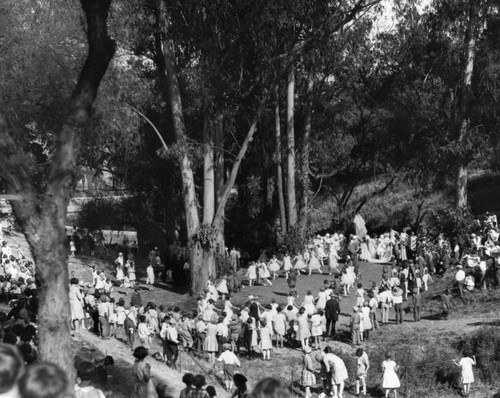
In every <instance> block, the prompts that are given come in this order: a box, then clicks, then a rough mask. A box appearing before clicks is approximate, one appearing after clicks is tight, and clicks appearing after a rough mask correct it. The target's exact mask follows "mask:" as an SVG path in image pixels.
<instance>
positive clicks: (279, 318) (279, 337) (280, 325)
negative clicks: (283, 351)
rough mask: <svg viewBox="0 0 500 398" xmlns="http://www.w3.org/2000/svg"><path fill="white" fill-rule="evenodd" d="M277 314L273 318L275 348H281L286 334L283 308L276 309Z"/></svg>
mask: <svg viewBox="0 0 500 398" xmlns="http://www.w3.org/2000/svg"><path fill="white" fill-rule="evenodd" d="M277 312H278V313H277V314H276V315H274V318H273V329H274V332H275V334H276V347H281V348H283V337H284V336H285V334H286V329H287V320H286V316H285V314H284V313H283V308H281V307H278V308H277Z"/></svg>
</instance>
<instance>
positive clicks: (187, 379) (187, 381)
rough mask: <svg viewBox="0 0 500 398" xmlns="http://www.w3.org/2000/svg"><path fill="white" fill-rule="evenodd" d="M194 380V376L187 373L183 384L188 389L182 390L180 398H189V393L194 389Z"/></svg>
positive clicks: (183, 378)
mask: <svg viewBox="0 0 500 398" xmlns="http://www.w3.org/2000/svg"><path fill="white" fill-rule="evenodd" d="M193 380H194V376H193V374H192V373H186V374H184V376H182V382H183V383H184V384H185V385H186V388H184V389H182V390H181V393H180V394H179V398H187V395H188V394H189V391H191V390H192V388H193Z"/></svg>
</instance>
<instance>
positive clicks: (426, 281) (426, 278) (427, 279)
mask: <svg viewBox="0 0 500 398" xmlns="http://www.w3.org/2000/svg"><path fill="white" fill-rule="evenodd" d="M431 282H432V277H431V275H430V274H429V270H428V269H427V267H425V268H424V275H423V276H422V283H423V285H424V291H427V290H429V286H428V285H429V283H431Z"/></svg>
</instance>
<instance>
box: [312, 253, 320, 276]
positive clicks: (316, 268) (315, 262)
mask: <svg viewBox="0 0 500 398" xmlns="http://www.w3.org/2000/svg"><path fill="white" fill-rule="evenodd" d="M313 271H318V272H319V273H320V274H322V272H321V264H320V262H319V260H318V257H316V254H314V253H311V259H310V260H309V275H311V274H312V272H313Z"/></svg>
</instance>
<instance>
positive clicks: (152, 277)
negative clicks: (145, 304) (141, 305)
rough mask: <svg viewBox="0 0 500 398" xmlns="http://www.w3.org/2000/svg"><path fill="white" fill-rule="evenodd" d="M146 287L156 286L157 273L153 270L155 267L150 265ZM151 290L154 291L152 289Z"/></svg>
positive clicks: (147, 270) (147, 271) (147, 269)
mask: <svg viewBox="0 0 500 398" xmlns="http://www.w3.org/2000/svg"><path fill="white" fill-rule="evenodd" d="M146 274H147V277H146V285H149V286H152V285H154V284H155V271H154V269H153V265H152V264H149V265H148V267H147V268H146ZM149 290H152V288H151V287H150V288H149Z"/></svg>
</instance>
